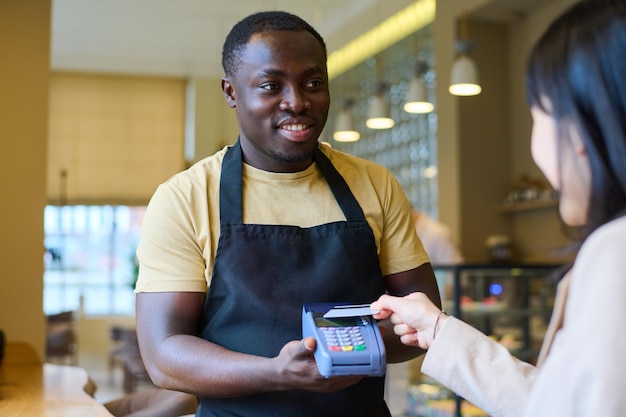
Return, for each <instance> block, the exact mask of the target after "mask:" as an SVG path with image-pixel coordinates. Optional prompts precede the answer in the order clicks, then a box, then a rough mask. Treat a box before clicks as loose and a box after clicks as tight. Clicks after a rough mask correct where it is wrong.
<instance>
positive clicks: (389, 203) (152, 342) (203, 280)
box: [136, 12, 440, 417]
mask: <svg viewBox="0 0 626 417" xmlns="http://www.w3.org/2000/svg"><path fill="white" fill-rule="evenodd" d="M222 64H223V66H224V71H225V77H224V78H223V80H222V90H223V92H224V97H225V98H226V101H227V103H228V105H229V106H230V107H232V108H234V109H235V111H236V113H237V119H238V122H239V127H240V134H239V140H238V141H237V143H236V144H235V145H234V146H232V147H227V148H225V149H223V150H222V151H220V152H218V153H217V154H215V155H213V156H211V157H208V158H206V159H205V160H203V161H200V162H199V163H197V164H196V165H194V166H193V167H191V168H190V169H189V170H187V171H185V172H183V173H180V174H178V175H176V176H174V177H173V178H171V179H170V180H169V181H168V182H166V183H165V184H163V185H161V186H160V187H159V189H158V190H157V192H156V193H155V195H154V196H153V198H152V200H151V202H150V205H149V207H148V210H147V213H146V216H145V219H144V224H143V232H142V239H141V243H140V246H139V248H138V258H139V261H140V265H141V266H140V275H139V280H138V283H137V308H136V310H137V318H136V319H137V331H138V337H139V343H140V348H141V353H142V356H143V359H144V361H145V363H146V366H147V369H148V371H149V373H150V376H151V377H152V379H153V380H154V382H155V383H156V384H157V385H160V386H162V387H164V388H168V389H173V390H178V391H185V392H190V393H193V394H196V395H198V396H199V397H200V398H201V405H200V409H199V411H198V415H199V416H226V415H228V416H230V415H237V416H255V417H256V416H270V415H271V416H335V415H336V416H346V415H351V416H356V415H358V416H389V412H388V410H387V407H386V405H385V403H384V400H383V390H384V380H383V378H363V377H360V376H346V377H333V378H324V377H322V376H321V375H320V374H319V372H318V370H317V366H316V364H315V361H314V359H313V356H312V355H313V352H314V350H315V348H316V346H315V339H313V338H306V339H304V340H302V339H301V337H302V336H301V335H302V329H301V310H302V305H303V304H304V303H310V302H349V303H369V302H371V301H373V300H375V299H376V298H377V297H378V296H380V295H381V294H383V293H384V292H386V291H387V292H389V293H391V294H397V295H404V294H407V293H410V292H413V291H424V292H426V293H427V294H429V295H430V296H431V297H432V299H433V301H434V302H435V303H440V298H439V293H438V290H437V286H436V281H435V279H434V274H433V271H432V268H431V266H430V264H429V263H428V257H427V255H426V254H425V252H424V251H423V249H422V248H421V243H420V242H419V239H418V238H417V236H416V234H415V230H414V227H413V222H412V219H411V213H410V204H409V203H408V201H407V199H406V197H405V195H404V194H403V192H402V190H401V188H400V186H399V185H398V183H397V182H396V181H395V179H394V178H393V177H392V175H391V174H390V173H389V172H388V171H387V170H386V169H384V168H383V167H381V166H379V165H376V164H373V163H371V162H368V161H364V160H361V159H358V158H356V157H353V156H350V155H347V154H344V153H341V152H338V151H336V150H333V149H331V148H330V147H328V146H325V145H323V144H320V143H318V137H319V135H320V133H321V132H322V129H323V127H324V124H325V122H326V118H327V115H328V109H329V104H330V95H329V91H328V75H327V70H326V46H325V44H324V41H323V39H322V38H321V37H320V35H319V34H318V33H317V32H316V31H315V30H314V29H313V28H312V27H311V26H310V25H308V24H307V23H306V22H304V21H303V20H302V19H300V18H298V17H296V16H294V15H291V14H288V13H284V12H264V13H257V14H254V15H251V16H248V17H247V18H245V19H243V20H242V21H241V22H239V23H238V24H237V25H235V26H234V27H233V29H232V30H231V32H230V34H229V35H228V36H227V38H226V41H225V44H224V49H223V54H222ZM381 325H384V326H386V328H387V331H386V332H385V333H386V337H385V344H386V348H387V354H388V359H389V361H403V360H407V359H410V358H412V357H415V356H416V355H418V354H420V353H421V351H420V350H417V349H415V348H410V347H406V346H402V344H401V343H400V342H399V339H398V338H397V337H396V336H395V335H394V334H393V329H392V325H391V324H390V323H388V322H385V323H383V322H381Z"/></svg>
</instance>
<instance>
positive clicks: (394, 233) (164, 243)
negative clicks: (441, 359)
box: [136, 144, 429, 292]
mask: <svg viewBox="0 0 626 417" xmlns="http://www.w3.org/2000/svg"><path fill="white" fill-rule="evenodd" d="M320 147H321V150H322V152H324V154H325V155H326V156H327V157H328V158H329V159H330V161H331V162H332V164H333V165H334V167H335V169H337V171H339V173H340V174H341V176H342V177H343V178H344V180H345V181H346V183H347V184H348V186H349V187H350V190H351V191H352V193H353V194H354V196H355V198H356V199H357V201H358V202H359V204H360V206H361V208H362V210H363V212H364V213H365V217H366V219H367V222H368V223H369V225H370V227H371V228H372V231H373V232H374V237H375V240H376V247H377V250H378V258H379V262H380V267H381V270H382V273H383V275H389V274H393V273H397V272H403V271H407V270H410V269H413V268H416V267H418V266H420V265H422V264H424V263H426V262H429V260H428V255H426V252H425V251H424V249H423V247H422V244H421V242H420V240H419V238H418V237H417V235H416V233H415V227H414V225H413V218H412V216H411V206H410V204H409V202H408V200H407V198H406V195H405V194H404V192H403V190H402V188H401V187H400V185H399V184H398V182H397V181H396V179H395V178H394V177H393V175H392V174H391V173H390V172H389V171H388V170H387V169H386V168H384V167H383V166H381V165H378V164H375V163H373V162H370V161H367V160H364V159H360V158H357V157H355V156H352V155H349V154H346V153H343V152H341V151H338V150H335V149H332V148H330V147H329V146H327V145H324V144H320ZM226 150H227V148H224V149H222V150H221V151H219V152H217V153H216V154H214V155H213V156H210V157H208V158H205V159H203V160H202V161H200V162H198V163H196V164H195V165H193V166H192V167H191V168H189V169H187V170H186V171H183V172H181V173H179V174H176V175H174V176H173V177H172V178H170V179H169V180H168V181H166V182H165V183H164V184H161V185H160V186H159V187H158V189H157V191H156V192H155V194H154V195H153V197H152V199H151V200H150V203H149V205H148V209H147V211H146V214H145V217H144V221H143V225H142V234H141V241H140V243H139V247H138V249H137V257H138V259H139V262H140V271H139V279H138V281H137V285H136V291H137V292H166V291H198V292H206V291H207V288H208V286H209V284H210V282H211V272H212V269H213V263H214V260H215V252H216V250H217V243H218V239H219V234H220V218H219V185H220V173H221V167H222V159H223V157H224V154H225V153H226ZM242 171H243V221H244V223H256V224H281V225H293V226H300V227H312V226H317V225H320V224H325V223H330V222H333V221H341V220H345V217H344V215H343V212H342V211H341V208H340V207H339V205H338V204H337V202H336V200H335V198H334V196H333V194H332V191H331V190H330V187H329V186H328V183H327V182H326V180H325V179H324V177H323V175H322V173H321V172H320V171H319V169H318V167H317V165H316V164H313V165H311V166H310V167H309V168H307V169H305V170H304V171H301V172H295V173H275V172H266V171H262V170H259V169H256V168H254V167H252V166H249V165H246V164H244V165H243V169H242ZM241 256H245V254H241Z"/></svg>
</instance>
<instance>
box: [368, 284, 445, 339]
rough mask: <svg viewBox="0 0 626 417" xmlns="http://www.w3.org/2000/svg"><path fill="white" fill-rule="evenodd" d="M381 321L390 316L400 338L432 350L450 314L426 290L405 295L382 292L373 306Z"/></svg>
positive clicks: (376, 317) (375, 316)
mask: <svg viewBox="0 0 626 417" xmlns="http://www.w3.org/2000/svg"><path fill="white" fill-rule="evenodd" d="M371 308H372V310H379V311H380V312H379V313H378V314H374V318H375V319H377V320H382V319H386V318H387V317H389V318H390V320H391V322H392V323H393V324H394V327H393V331H394V333H395V334H397V335H398V336H400V341H401V342H402V343H404V344H405V345H408V346H419V347H420V348H422V349H428V348H429V347H430V345H431V344H432V342H433V340H434V338H435V332H436V331H437V330H439V329H440V328H441V326H442V325H443V323H444V322H445V321H446V320H447V319H448V316H447V315H446V314H445V313H443V312H442V311H441V310H440V309H439V308H438V307H437V306H435V305H434V304H433V303H432V302H431V301H430V300H429V299H428V297H427V296H426V294H424V293H422V292H414V293H411V294H409V295H407V296H404V297H393V296H391V295H387V294H384V295H381V296H380V298H379V299H378V300H377V301H375V302H373V303H372V305H371Z"/></svg>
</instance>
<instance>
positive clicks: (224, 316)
mask: <svg viewBox="0 0 626 417" xmlns="http://www.w3.org/2000/svg"><path fill="white" fill-rule="evenodd" d="M315 161H316V163H317V165H318V167H319V169H320V170H321V172H322V173H323V175H324V177H325V178H326V180H327V182H328V184H329V186H330V188H331V190H332V192H333V195H334V196H335V199H336V200H337V203H338V204H339V206H340V207H341V209H342V210H343V213H344V215H345V217H346V219H347V221H339V222H333V223H328V224H323V225H319V226H315V227H310V228H301V227H297V226H285V225H261V224H243V215H242V156H241V146H240V144H239V141H237V143H236V144H235V145H234V146H233V147H231V148H230V149H229V150H228V151H227V152H226V154H225V155H224V160H223V162H222V173H221V180H220V238H219V243H218V246H217V253H216V257H215V265H214V268H213V274H212V280H211V285H210V288H209V292H208V295H207V299H206V302H205V305H204V311H203V317H202V320H201V323H200V332H201V336H202V337H203V338H204V339H206V340H209V341H211V342H213V343H216V344H218V345H221V346H224V347H225V348H227V349H230V350H233V351H237V352H243V353H248V354H252V355H257V356H265V357H275V356H277V355H278V353H279V351H280V349H281V348H282V347H283V346H284V345H285V343H287V342H289V341H292V340H300V339H302V324H301V323H302V318H301V317H302V305H303V304H304V303H313V302H348V303H355V304H356V303H369V302H372V301H374V300H376V299H377V298H378V297H379V296H380V295H381V294H383V292H384V284H383V277H382V273H381V271H380V265H379V263H378V256H377V252H376V244H375V241H374V235H373V233H372V230H371V228H370V227H369V224H368V223H367V221H366V220H365V216H364V214H363V211H362V210H361V207H360V206H359V204H358V202H357V201H356V199H355V198H354V196H353V195H352V192H351V191H350V189H349V187H348V185H347V184H346V182H345V181H344V179H343V177H341V175H340V174H339V173H338V172H337V170H335V168H334V167H333V165H332V163H331V162H330V161H329V160H328V158H327V157H326V156H325V155H324V154H323V153H322V152H321V151H320V150H319V149H317V150H316V151H315ZM383 394H384V377H368V378H364V379H363V380H361V381H360V382H359V383H358V384H355V385H353V386H351V387H349V388H347V389H344V390H341V391H339V392H335V393H315V392H309V391H304V390H292V391H280V392H271V393H267V394H256V395H248V396H243V397H236V398H218V399H213V398H201V399H200V408H199V409H198V413H197V414H196V415H197V416H202V417H209V416H251V417H252V416H254V417H261V416H284V417H308V416H310V417H321V416H324V417H331V416H337V417H346V416H359V417H369V416H371V417H378V416H381V417H382V416H386V417H390V413H389V411H388V409H387V406H386V404H385V402H384V400H383Z"/></svg>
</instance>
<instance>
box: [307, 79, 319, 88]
mask: <svg viewBox="0 0 626 417" xmlns="http://www.w3.org/2000/svg"><path fill="white" fill-rule="evenodd" d="M306 85H307V87H309V88H317V87H319V86H320V85H322V82H321V81H320V80H313V81H309V82H308V83H307V84H306Z"/></svg>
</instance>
